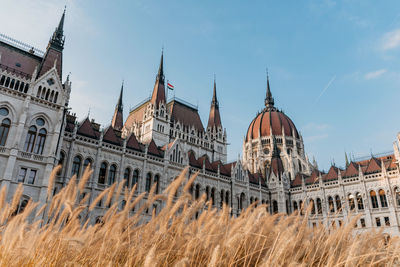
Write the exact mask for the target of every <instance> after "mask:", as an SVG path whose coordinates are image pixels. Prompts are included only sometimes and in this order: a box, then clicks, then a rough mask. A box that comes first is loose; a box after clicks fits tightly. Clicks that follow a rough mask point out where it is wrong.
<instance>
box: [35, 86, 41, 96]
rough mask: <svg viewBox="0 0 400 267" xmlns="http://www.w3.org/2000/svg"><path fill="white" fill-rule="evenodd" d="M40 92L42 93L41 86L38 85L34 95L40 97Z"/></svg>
mask: <svg viewBox="0 0 400 267" xmlns="http://www.w3.org/2000/svg"><path fill="white" fill-rule="evenodd" d="M41 93H42V86H39V88H38V91H37V94H36V97H40V94H41Z"/></svg>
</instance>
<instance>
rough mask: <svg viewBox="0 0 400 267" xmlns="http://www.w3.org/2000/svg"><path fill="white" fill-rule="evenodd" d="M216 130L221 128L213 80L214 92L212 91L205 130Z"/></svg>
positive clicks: (215, 86) (215, 87)
mask: <svg viewBox="0 0 400 267" xmlns="http://www.w3.org/2000/svg"><path fill="white" fill-rule="evenodd" d="M212 127H215V128H218V127H222V123H221V116H220V114H219V103H218V99H217V85H216V82H215V79H214V90H213V98H212V101H211V107H210V114H209V117H208V125H207V128H212Z"/></svg>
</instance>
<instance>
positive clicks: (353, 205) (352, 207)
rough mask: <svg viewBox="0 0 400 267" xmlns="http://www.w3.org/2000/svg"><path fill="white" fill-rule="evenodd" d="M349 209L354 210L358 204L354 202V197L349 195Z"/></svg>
mask: <svg viewBox="0 0 400 267" xmlns="http://www.w3.org/2000/svg"><path fill="white" fill-rule="evenodd" d="M349 208H350V210H354V209H355V208H356V204H355V202H354V196H353V195H352V194H349Z"/></svg>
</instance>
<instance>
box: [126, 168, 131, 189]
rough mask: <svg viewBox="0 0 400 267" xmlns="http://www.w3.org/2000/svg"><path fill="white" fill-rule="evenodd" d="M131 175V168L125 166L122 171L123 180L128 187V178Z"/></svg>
mask: <svg viewBox="0 0 400 267" xmlns="http://www.w3.org/2000/svg"><path fill="white" fill-rule="evenodd" d="M130 177H131V169H129V168H126V169H125V171H124V181H125V186H126V187H129V179H130Z"/></svg>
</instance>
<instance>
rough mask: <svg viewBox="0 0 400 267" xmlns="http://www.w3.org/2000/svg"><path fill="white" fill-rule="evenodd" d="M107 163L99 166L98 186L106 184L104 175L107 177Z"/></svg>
mask: <svg viewBox="0 0 400 267" xmlns="http://www.w3.org/2000/svg"><path fill="white" fill-rule="evenodd" d="M107 167H108V166H107V163H106V162H103V163H101V165H100V171H99V179H98V183H99V184H105V183H106V175H107Z"/></svg>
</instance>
